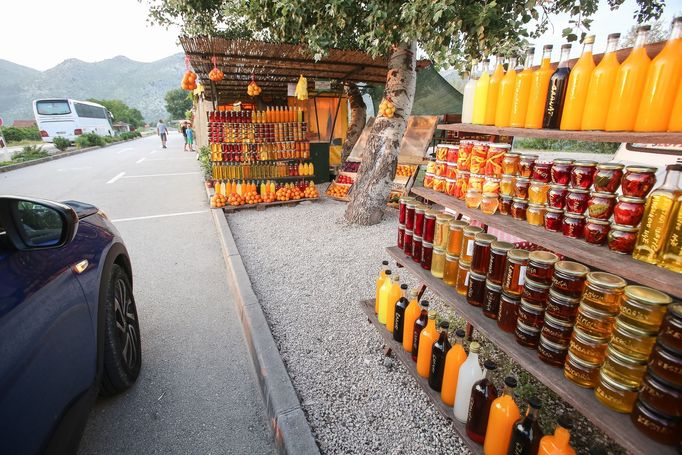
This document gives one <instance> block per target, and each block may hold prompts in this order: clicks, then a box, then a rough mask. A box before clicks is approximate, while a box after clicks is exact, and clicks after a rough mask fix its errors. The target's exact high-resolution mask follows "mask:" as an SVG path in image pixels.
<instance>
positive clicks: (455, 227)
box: [450, 220, 469, 231]
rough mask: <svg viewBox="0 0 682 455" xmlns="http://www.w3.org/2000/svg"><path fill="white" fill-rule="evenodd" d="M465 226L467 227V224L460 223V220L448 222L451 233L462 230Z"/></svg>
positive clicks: (464, 222)
mask: <svg viewBox="0 0 682 455" xmlns="http://www.w3.org/2000/svg"><path fill="white" fill-rule="evenodd" d="M466 226H469V223H467V222H466V221H462V220H452V221H450V229H451V230H453V231H457V230H462V229H464V228H465V227H466Z"/></svg>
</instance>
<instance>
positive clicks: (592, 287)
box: [582, 272, 627, 313]
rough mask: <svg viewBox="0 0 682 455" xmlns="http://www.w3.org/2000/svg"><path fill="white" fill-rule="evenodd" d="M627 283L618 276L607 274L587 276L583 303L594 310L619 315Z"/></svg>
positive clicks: (597, 273) (595, 273) (592, 273)
mask: <svg viewBox="0 0 682 455" xmlns="http://www.w3.org/2000/svg"><path fill="white" fill-rule="evenodd" d="M626 285H627V282H626V281H625V280H624V279H622V278H621V277H619V276H617V275H613V274H611V273H606V272H590V273H588V274H587V280H586V284H585V290H584V291H583V295H582V301H583V302H585V303H587V304H588V305H589V306H591V307H592V308H596V309H598V310H602V311H607V312H609V313H617V312H618V311H619V310H620V303H621V300H622V298H623V292H624V289H625V286H626Z"/></svg>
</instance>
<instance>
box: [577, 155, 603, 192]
mask: <svg viewBox="0 0 682 455" xmlns="http://www.w3.org/2000/svg"><path fill="white" fill-rule="evenodd" d="M596 172H597V162H596V161H587V160H585V161H576V162H575V163H573V169H572V170H571V186H572V187H573V188H582V189H585V190H586V189H588V188H590V187H591V186H592V183H593V182H594V174H595V173H596Z"/></svg>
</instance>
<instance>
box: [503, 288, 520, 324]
mask: <svg viewBox="0 0 682 455" xmlns="http://www.w3.org/2000/svg"><path fill="white" fill-rule="evenodd" d="M520 302H521V300H520V299H519V298H518V297H515V296H513V295H509V294H506V293H505V292H504V291H502V295H501V297H500V307H499V309H498V312H497V326H498V327H499V328H500V329H501V330H502V331H504V332H507V333H513V332H514V329H516V319H517V317H518V311H519V304H520Z"/></svg>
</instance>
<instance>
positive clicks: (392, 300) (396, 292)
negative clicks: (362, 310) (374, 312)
mask: <svg viewBox="0 0 682 455" xmlns="http://www.w3.org/2000/svg"><path fill="white" fill-rule="evenodd" d="M402 295H403V291H402V290H401V289H400V277H399V276H398V275H395V276H394V277H393V284H392V285H391V292H390V293H389V294H388V300H387V301H386V322H385V324H386V329H387V330H388V331H389V332H391V333H393V324H395V304H396V303H397V302H398V300H400V297H402Z"/></svg>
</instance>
